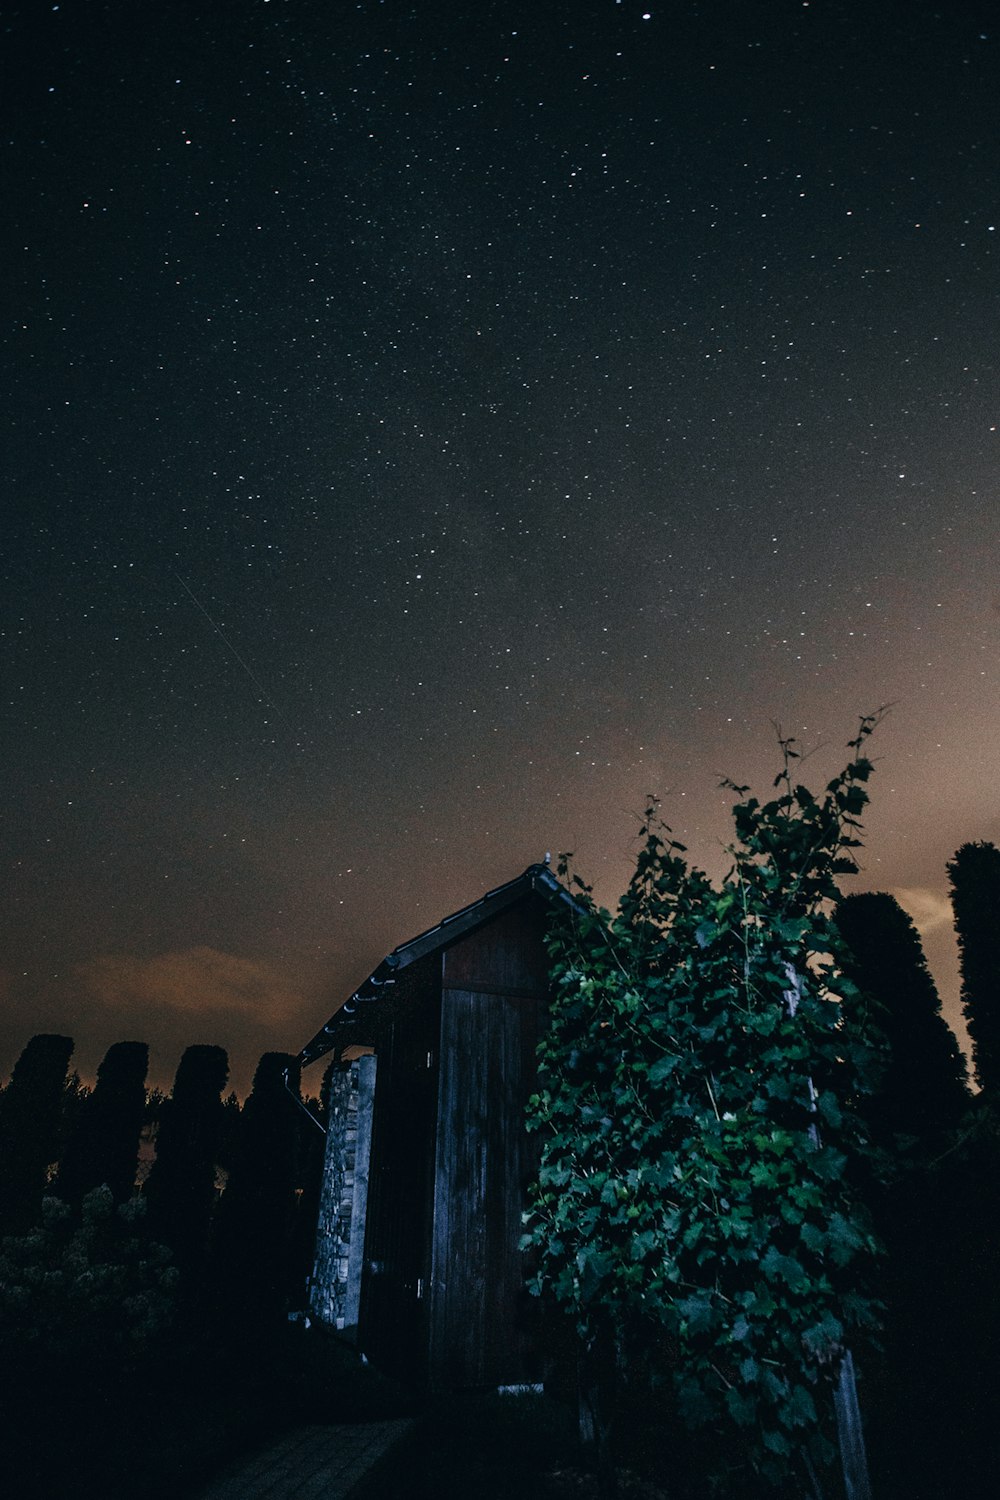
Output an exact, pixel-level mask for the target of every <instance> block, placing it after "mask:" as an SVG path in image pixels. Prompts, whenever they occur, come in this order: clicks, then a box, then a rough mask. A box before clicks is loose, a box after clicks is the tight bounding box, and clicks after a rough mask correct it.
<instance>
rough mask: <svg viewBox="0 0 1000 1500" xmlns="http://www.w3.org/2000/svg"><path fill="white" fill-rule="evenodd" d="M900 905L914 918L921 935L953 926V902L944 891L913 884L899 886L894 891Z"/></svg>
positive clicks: (914, 923) (924, 935)
mask: <svg viewBox="0 0 1000 1500" xmlns="http://www.w3.org/2000/svg"><path fill="white" fill-rule="evenodd" d="M892 894H893V895H894V896H895V898H896V900H897V901H898V902H899V904H900V906H901V907H902V908H903V910H904V911H905V912H907V913H908V914H909V915H910V916H911V917H912V918H913V925H914V926H915V927H916V929H917V931H918V932H919V934H920V936H921V937H926V935H927V934H928V933H929V932H936V931H937V929H938V928H939V927H945V926H949V927H950V926H951V922H952V911H951V902H950V901H949V899H948V897H947V896H946V895H944V893H943V892H942V891H935V890H932V889H931V888H930V887H929V886H924V885H912V886H902V887H897V888H895V889H894V890H893V893H892Z"/></svg>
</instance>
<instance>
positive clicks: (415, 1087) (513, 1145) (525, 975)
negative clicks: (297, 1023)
mask: <svg viewBox="0 0 1000 1500" xmlns="http://www.w3.org/2000/svg"><path fill="white" fill-rule="evenodd" d="M571 899H572V898H571V897H570V896H569V894H568V893H567V891H566V890H565V888H564V887H563V886H562V885H560V883H559V882H558V881H557V880H556V879H555V877H554V876H553V875H552V873H551V871H550V870H549V869H548V867H547V866H546V865H531V866H530V867H529V868H528V869H527V870H525V872H524V873H523V875H519V876H518V877H517V878H516V879H515V880H511V881H508V882H507V884H506V885H502V886H499V887H498V888H497V889H496V890H493V891H490V892H489V893H488V894H487V895H485V896H483V897H482V899H481V900H478V901H476V902H474V903H473V904H472V905H470V906H466V907H464V908H463V909H462V910H461V911H458V912H455V913H454V914H453V915H452V916H450V917H446V918H445V920H444V921H442V922H440V923H439V924H438V925H437V926H436V927H433V928H431V929H429V930H428V931H427V932H424V933H421V934H420V936H418V937H415V938H412V939H411V940H410V941H409V942H407V943H403V944H402V945H401V946H400V947H398V948H396V949H394V950H393V952H392V953H390V954H389V955H388V956H387V957H386V958H385V959H383V961H382V962H381V963H380V964H379V965H378V967H377V968H376V969H375V970H374V972H373V973H372V974H371V975H369V977H368V978H367V979H366V980H365V981H364V983H363V984H362V985H361V986H359V988H358V989H357V990H356V991H355V993H354V994H353V995H352V996H351V997H350V999H349V1000H348V1001H347V1002H346V1003H345V1004H344V1005H343V1006H342V1007H341V1009H340V1010H338V1011H337V1012H336V1013H335V1014H334V1015H333V1016H332V1017H331V1019H330V1020H329V1021H328V1022H327V1024H326V1025H325V1026H324V1027H323V1029H322V1030H321V1031H320V1032H319V1033H318V1034H317V1035H316V1036H315V1037H314V1038H313V1039H312V1041H311V1042H309V1043H308V1045H307V1046H306V1047H305V1048H303V1050H302V1053H301V1056H300V1061H301V1063H302V1064H303V1065H304V1066H305V1065H308V1064H309V1063H312V1062H315V1061H316V1060H317V1059H319V1058H320V1057H323V1056H324V1055H326V1054H328V1053H330V1052H334V1053H335V1055H336V1058H337V1059H338V1060H339V1059H343V1057H344V1054H345V1052H350V1051H351V1050H352V1049H357V1048H358V1047H367V1048H370V1049H372V1051H371V1053H370V1055H367V1056H363V1057H361V1058H360V1059H358V1060H356V1061H355V1062H353V1063H348V1062H346V1061H344V1062H343V1063H342V1065H341V1066H339V1067H335V1068H334V1069H333V1071H332V1073H331V1083H330V1095H329V1106H330V1107H329V1125H328V1132H327V1148H326V1162H325V1167H324V1182H323V1193H322V1206H321V1210H320V1223H319V1233H318V1238H317V1247H316V1261H315V1267H314V1274H313V1279H312V1288H311V1305H312V1308H313V1311H314V1313H315V1314H316V1315H317V1316H318V1317H320V1318H321V1319H322V1320H324V1321H326V1322H327V1323H330V1324H333V1325H336V1326H339V1327H341V1328H343V1329H345V1330H346V1331H349V1332H353V1331H355V1330H356V1338H357V1342H358V1344H359V1347H360V1348H361V1349H362V1350H363V1352H364V1353H365V1354H366V1355H367V1357H368V1358H369V1359H370V1360H371V1361H372V1363H373V1364H376V1365H377V1366H378V1367H379V1368H381V1369H383V1370H384V1371H385V1372H386V1373H388V1374H392V1375H394V1376H396V1377H397V1378H400V1379H403V1380H406V1381H407V1382H410V1383H413V1384H417V1385H419V1386H424V1387H430V1388H434V1389H449V1388H452V1389H454V1388H476V1387H497V1386H516V1385H525V1384H535V1383H537V1382H539V1381H540V1380H541V1378H542V1369H543V1357H542V1351H541V1349H540V1347H539V1338H538V1334H537V1328H536V1322H537V1316H536V1315H537V1304H536V1302H535V1300H534V1299H532V1298H530V1297H529V1296H528V1294H527V1292H526V1290H525V1287H524V1272H525V1267H524V1264H523V1256H522V1255H521V1252H520V1251H519V1249H518V1241H519V1238H520V1235H521V1232H522V1227H521V1213H522V1210H523V1208H524V1205H525V1193H526V1189H527V1185H528V1183H529V1182H530V1181H531V1179H532V1177H533V1176H534V1172H535V1167H536V1161H537V1150H538V1147H537V1141H536V1139H535V1138H533V1137H531V1136H529V1135H528V1133H527V1131H526V1130H525V1128H524V1107H525V1102H526V1100H527V1098H528V1095H529V1094H530V1093H532V1092H533V1090H534V1087H535V1077H536V1062H535V1047H536V1043H537V1040H538V1034H539V1028H540V1026H541V1025H542V1024H543V1023H544V1017H545V1013H546V1009H547V1004H548V960H547V955H546V952H545V947H544V933H545V928H546V924H547V922H548V920H549V919H550V917H551V909H552V903H553V902H554V901H571Z"/></svg>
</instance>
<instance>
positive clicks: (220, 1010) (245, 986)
mask: <svg viewBox="0 0 1000 1500" xmlns="http://www.w3.org/2000/svg"><path fill="white" fill-rule="evenodd" d="M75 973H76V974H77V976H78V977H79V978H80V979H81V980H82V982H83V984H84V985H85V986H86V988H87V990H88V992H89V993H90V995H91V996H92V997H93V998H94V999H95V1000H97V1002H98V1003H99V1004H100V1005H102V1006H105V1007H107V1009H109V1010H121V1011H130V1012H134V1011H149V1010H154V1011H156V1010H166V1011H170V1012H172V1013H173V1014H175V1015H177V1014H184V1015H190V1016H204V1015H209V1014H211V1015H218V1016H239V1017H242V1018H244V1019H246V1020H252V1021H255V1022H259V1023H261V1024H262V1025H271V1024H273V1023H274V1022H285V1021H294V1020H296V1019H297V1018H298V1017H299V1015H300V1014H301V1012H302V1009H303V1003H304V1002H303V996H302V995H301V994H300V993H299V991H298V990H296V989H295V988H294V987H293V986H292V985H290V984H289V982H288V980H287V978H286V977H285V976H284V975H283V974H282V973H281V972H280V970H279V969H277V968H276V967H275V966H274V965H273V964H269V963H266V962H264V961H262V960H259V959H251V958H239V957H238V956H237V955H236V954H233V953H221V952H220V951H219V950H218V949H217V948H207V947H200V948H186V949H182V950H180V951H178V952H175V953H160V954H157V955H156V956H155V957H153V958H134V957H132V956H130V955H128V954H106V955H104V956H102V957H100V958H93V959H88V960H87V961H86V962H85V963H81V964H77V965H76V968H75Z"/></svg>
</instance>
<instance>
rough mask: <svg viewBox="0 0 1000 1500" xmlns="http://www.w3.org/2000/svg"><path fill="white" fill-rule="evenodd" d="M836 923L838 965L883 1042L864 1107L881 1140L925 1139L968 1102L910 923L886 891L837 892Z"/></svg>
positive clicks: (961, 1068) (957, 1054)
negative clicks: (846, 957) (873, 1010)
mask: <svg viewBox="0 0 1000 1500" xmlns="http://www.w3.org/2000/svg"><path fill="white" fill-rule="evenodd" d="M836 923H837V927H838V928H839V930H840V934H841V936H842V937H843V938H844V940H845V942H846V943H847V946H848V949H849V952H850V958H852V959H853V962H849V961H848V962H845V963H844V967H845V969H846V972H847V974H848V977H849V978H850V979H852V980H853V981H854V983H855V984H856V985H857V986H858V988H859V989H860V990H861V991H863V992H864V993H865V994H866V995H868V996H870V998H871V999H872V1000H874V1001H875V1002H876V1004H877V1006H878V1011H877V1014H876V1021H877V1023H878V1024H879V1025H880V1026H881V1028H882V1031H883V1032H884V1034H885V1038H886V1041H887V1043H888V1055H887V1059H886V1068H885V1072H884V1074H883V1077H882V1081H881V1083H880V1085H879V1088H878V1090H877V1092H876V1093H875V1094H874V1095H872V1096H870V1097H869V1098H868V1099H867V1100H866V1101H865V1113H866V1115H867V1117H868V1119H869V1121H870V1122H871V1124H872V1126H873V1127H874V1129H875V1131H876V1134H877V1136H878V1137H879V1138H880V1140H881V1141H882V1143H883V1144H887V1145H888V1144H891V1141H892V1137H893V1136H894V1135H897V1134H906V1135H911V1136H915V1137H917V1138H918V1139H921V1140H924V1141H933V1140H934V1139H935V1138H937V1137H939V1136H940V1133H941V1132H942V1131H946V1130H949V1129H952V1128H953V1127H954V1126H956V1125H957V1124H958V1122H959V1120H960V1119H961V1118H962V1115H963V1114H964V1113H965V1111H966V1109H967V1108H968V1106H969V1102H970V1100H969V1091H968V1088H967V1086H966V1082H965V1062H964V1059H963V1057H962V1053H961V1051H960V1049H959V1046H958V1042H957V1041H956V1039H955V1035H954V1033H953V1032H952V1030H951V1028H950V1027H949V1025H948V1023H947V1021H945V1019H944V1017H943V1016H942V1014H941V1001H940V999H939V998H938V993H937V990H936V988H935V986H934V981H933V979H932V978H931V975H930V970H929V969H928V967H927V964H926V961H925V959H924V954H923V949H922V948H921V946H920V938H919V936H918V934H917V929H916V928H915V927H914V925H913V922H912V920H911V919H910V917H909V916H908V915H907V914H906V912H905V911H904V910H903V908H902V907H901V906H900V905H899V902H898V901H896V900H895V898H894V897H893V896H890V895H887V894H885V893H882V892H875V891H870V892H866V893H864V894H862V895H857V896H847V897H845V899H844V900H843V901H841V902H840V904H839V905H838V907H837V912H836Z"/></svg>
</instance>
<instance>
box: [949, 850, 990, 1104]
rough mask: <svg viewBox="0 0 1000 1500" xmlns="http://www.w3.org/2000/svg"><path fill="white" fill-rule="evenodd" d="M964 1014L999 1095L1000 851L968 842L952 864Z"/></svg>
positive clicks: (980, 1065)
mask: <svg viewBox="0 0 1000 1500" xmlns="http://www.w3.org/2000/svg"><path fill="white" fill-rule="evenodd" d="M948 875H949V877H950V880H951V904H952V908H953V910H954V913H955V931H956V932H957V934H958V951H959V959H960V962H961V969H962V1010H963V1012H964V1014H965V1020H966V1024H967V1025H968V1028H969V1036H970V1037H971V1038H972V1061H973V1066H974V1067H975V1070H976V1078H977V1080H978V1082H979V1085H980V1087H981V1088H983V1089H988V1090H989V1091H990V1093H991V1094H992V1093H998V1092H1000V849H997V848H996V846H995V845H994V844H963V845H962V847H961V848H960V849H959V851H958V853H957V854H956V855H955V858H954V859H953V860H952V862H951V863H950V864H949V866H948Z"/></svg>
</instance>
